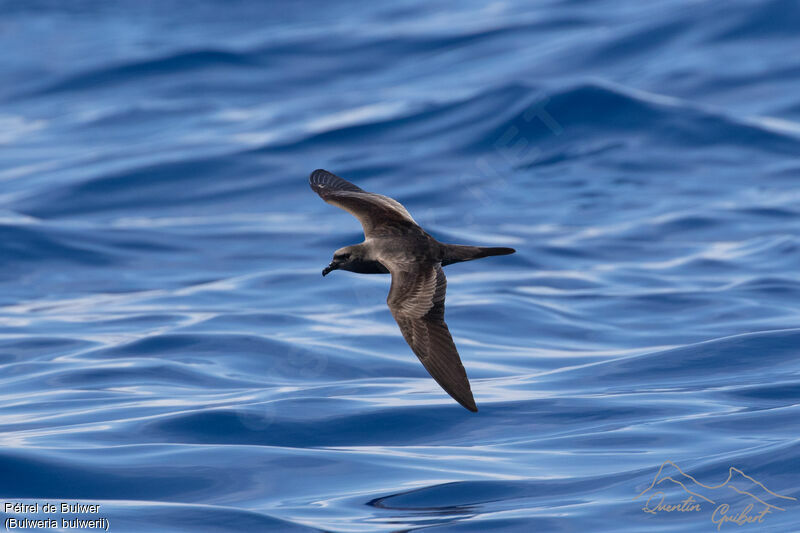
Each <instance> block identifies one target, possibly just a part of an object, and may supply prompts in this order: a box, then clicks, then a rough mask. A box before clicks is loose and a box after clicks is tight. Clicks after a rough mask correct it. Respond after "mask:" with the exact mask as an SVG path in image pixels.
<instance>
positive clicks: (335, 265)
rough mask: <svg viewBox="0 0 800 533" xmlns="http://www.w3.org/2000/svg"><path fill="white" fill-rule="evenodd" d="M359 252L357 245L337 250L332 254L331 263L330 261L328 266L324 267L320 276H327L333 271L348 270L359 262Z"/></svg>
mask: <svg viewBox="0 0 800 533" xmlns="http://www.w3.org/2000/svg"><path fill="white" fill-rule="evenodd" d="M361 251H362V250H361V249H360V248H359V247H358V245H355V246H345V247H344V248H339V249H338V250H336V251H335V252H334V253H333V261H331V264H330V265H328V266H326V267H325V270H323V271H322V275H323V276H327V275H328V274H329V273H330V272H332V271H334V270H350V267H351V266H354V265H355V264H356V263H358V262H359V261H360V260H361Z"/></svg>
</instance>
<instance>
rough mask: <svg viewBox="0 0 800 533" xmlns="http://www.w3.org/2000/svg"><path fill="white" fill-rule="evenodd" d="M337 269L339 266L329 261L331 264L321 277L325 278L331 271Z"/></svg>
mask: <svg viewBox="0 0 800 533" xmlns="http://www.w3.org/2000/svg"><path fill="white" fill-rule="evenodd" d="M337 268H339V265H338V264H337V263H336V261H331V264H330V265H328V266H326V267H325V270H323V271H322V275H323V276H327V275H328V274H330V273H331V272H332V271H333V270H336V269H337Z"/></svg>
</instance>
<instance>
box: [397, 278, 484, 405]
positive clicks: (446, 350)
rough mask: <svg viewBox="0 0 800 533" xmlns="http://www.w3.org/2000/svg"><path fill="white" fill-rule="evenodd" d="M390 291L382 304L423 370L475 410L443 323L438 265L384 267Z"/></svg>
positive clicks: (444, 287)
mask: <svg viewBox="0 0 800 533" xmlns="http://www.w3.org/2000/svg"><path fill="white" fill-rule="evenodd" d="M387 267H388V268H389V270H390V272H391V273H392V288H391V290H390V291H389V298H388V299H387V301H386V303H388V304H389V309H390V310H391V311H392V316H394V319H395V320H396V321H397V324H398V325H399V326H400V331H401V332H402V333H403V337H405V339H406V342H408V345H409V346H411V349H412V350H414V353H415V354H416V355H417V357H419V360H420V361H421V362H422V364H423V365H424V366H425V370H427V371H428V373H429V374H430V375H431V377H433V379H435V380H436V382H437V383H438V384H439V385H440V386H441V387H442V388H443V389H444V390H445V392H447V394H449V395H450V396H452V397H453V399H454V400H456V401H457V402H458V403H460V404H461V405H463V406H464V407H466V408H467V409H469V410H470V411H477V410H478V407H477V406H476V405H475V399H474V398H473V397H472V389H471V388H470V386H469V379H468V378H467V372H466V371H465V370H464V365H462V364H461V358H460V357H459V356H458V351H457V350H456V345H455V344H454V343H453V337H452V336H451V335H450V330H449V329H447V324H445V322H444V297H445V292H446V291H447V278H445V276H444V271H443V270H442V267H441V265H440V264H438V263H436V264H432V263H428V264H425V263H410V264H405V265H403V266H402V268H399V267H398V266H397V265H395V266H391V265H387Z"/></svg>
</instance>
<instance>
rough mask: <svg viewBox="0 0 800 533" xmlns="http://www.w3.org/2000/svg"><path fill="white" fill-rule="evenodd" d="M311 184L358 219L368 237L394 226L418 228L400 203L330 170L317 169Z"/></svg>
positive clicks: (330, 200) (323, 197)
mask: <svg viewBox="0 0 800 533" xmlns="http://www.w3.org/2000/svg"><path fill="white" fill-rule="evenodd" d="M308 181H309V183H310V185H311V189H313V190H314V192H316V193H317V194H318V195H319V196H320V198H322V199H323V200H325V201H326V202H328V203H329V204H333V205H335V206H336V207H340V208H342V209H344V210H345V211H347V212H348V213H350V214H351V215H353V216H354V217H356V218H357V219H358V221H359V222H361V226H363V228H364V235H365V236H366V237H367V238H369V237H370V236H371V235H374V234H375V233H377V232H379V231H380V230H381V229H386V228H388V227H390V226H401V227H407V226H409V225H414V226H416V225H417V223H416V221H415V220H414V219H413V218H412V217H411V215H410V214H409V212H408V211H407V210H406V208H405V207H403V205H402V204H401V203H400V202H398V201H397V200H394V199H392V198H389V197H388V196H383V195H380V194H375V193H371V192H367V191H364V190H362V189H360V188H359V187H356V186H355V185H353V184H352V183H350V182H349V181H347V180H344V179H342V178H340V177H339V176H335V175H333V174H331V173H330V172H328V171H327V170H322V169H319V170H315V171H314V172H312V173H311V176H310V177H309V179H308Z"/></svg>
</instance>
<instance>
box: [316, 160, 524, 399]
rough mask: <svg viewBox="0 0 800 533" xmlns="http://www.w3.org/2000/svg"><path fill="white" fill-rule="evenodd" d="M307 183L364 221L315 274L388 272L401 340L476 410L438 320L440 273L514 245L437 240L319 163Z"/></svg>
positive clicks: (402, 212) (385, 200)
mask: <svg viewBox="0 0 800 533" xmlns="http://www.w3.org/2000/svg"><path fill="white" fill-rule="evenodd" d="M309 183H310V184H311V188H312V189H313V190H314V192H316V193H317V194H318V195H319V196H320V198H322V199H323V200H325V201H326V202H328V203H329V204H333V205H335V206H336V207H340V208H342V209H344V210H345V211H347V212H348V213H350V214H352V215H353V216H355V217H356V218H357V219H358V220H359V222H361V225H362V226H363V228H364V237H365V239H364V242H362V243H361V244H354V245H351V246H345V247H344V248H340V249H339V250H336V252H335V253H334V254H333V261H331V264H330V265H328V266H327V267H325V270H323V271H322V275H323V276H326V275H327V274H328V273H329V272H331V271H333V270H348V271H350V272H357V273H359V274H391V275H392V287H391V289H389V297H388V298H387V300H386V303H387V304H388V305H389V309H390V310H391V312H392V316H394V319H395V320H396V321H397V324H398V325H399V326H400V331H401V332H402V333H403V337H404V338H405V339H406V342H407V343H408V345H409V346H411V349H412V350H413V351H414V353H415V354H416V355H417V357H418V358H419V360H420V361H421V362H422V364H423V365H424V366H425V369H426V370H427V371H428V373H429V374H430V375H431V377H433V379H435V380H436V382H437V383H438V384H439V385H440V386H441V387H442V388H443V389H444V390H445V392H447V394H449V395H450V396H452V397H453V399H454V400H456V401H457V402H458V403H460V404H461V405H463V406H464V407H466V408H467V409H469V410H470V411H477V410H478V407H477V406H476V405H475V399H474V398H473V397H472V389H471V388H470V385H469V379H468V378H467V372H466V371H465V370H464V365H462V364H461V358H460V357H459V356H458V351H457V350H456V345H455V344H454V343H453V337H452V336H451V335H450V330H448V329H447V324H445V322H444V297H445V291H446V289H447V279H446V278H445V276H444V271H443V270H442V267H443V266H447V265H451V264H453V263H460V262H461V261H471V260H472V259H480V258H481V257H489V256H492V255H507V254H513V253H514V252H515V250H514V249H513V248H484V247H480V246H462V245H459V244H444V243H441V242H439V241H437V240H436V239H434V238H433V237H431V236H430V235H428V234H427V233H426V232H425V231H424V230H423V229H422V228H421V227H419V225H418V224H417V223H416V222H415V221H414V219H413V218H412V217H411V215H410V214H409V213H408V211H407V210H406V208H405V207H403V206H402V205H401V204H400V202H398V201H396V200H393V199H392V198H389V197H387V196H382V195H380V194H375V193H371V192H366V191H364V190H362V189H360V188H358V187H356V186H355V185H353V184H352V183H350V182H349V181H346V180H344V179H342V178H340V177H338V176H335V175H333V174H331V173H330V172H328V171H326V170H322V169H319V170H315V171H314V172H312V173H311V176H310V178H309Z"/></svg>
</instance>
